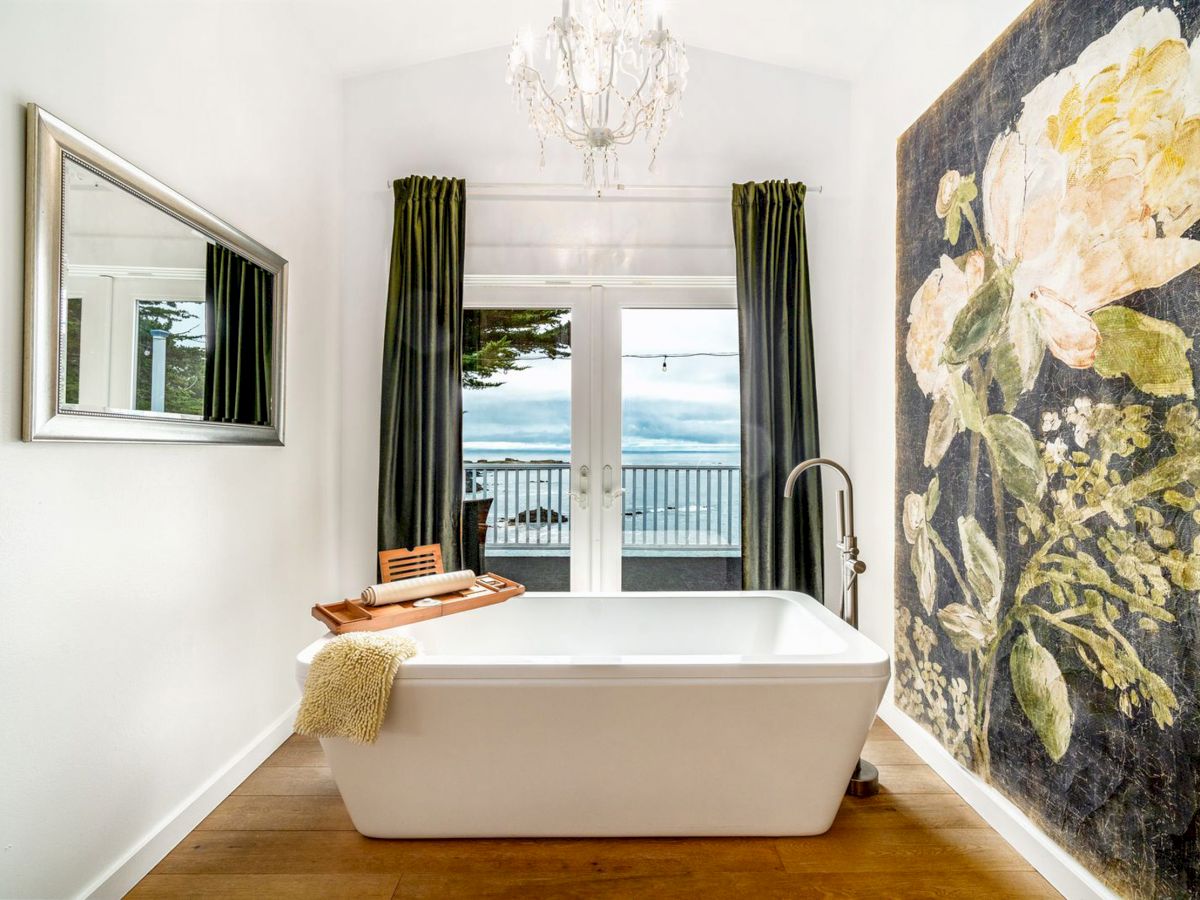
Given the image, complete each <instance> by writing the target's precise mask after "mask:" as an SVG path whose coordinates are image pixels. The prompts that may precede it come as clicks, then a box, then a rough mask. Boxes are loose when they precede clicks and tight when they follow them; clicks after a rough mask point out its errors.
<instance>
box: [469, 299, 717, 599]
mask: <svg viewBox="0 0 1200 900" xmlns="http://www.w3.org/2000/svg"><path fill="white" fill-rule="evenodd" d="M506 280H507V279H500V278H498V279H496V280H495V282H494V283H489V281H488V280H487V279H485V278H483V277H478V278H474V279H468V283H467V286H466V291H465V295H464V306H465V308H466V310H467V314H468V316H471V315H482V316H486V311H487V310H522V309H525V310H557V311H560V312H561V314H562V316H563V318H565V319H567V320H569V349H570V354H569V370H570V371H569V394H570V403H569V407H570V413H569V428H568V427H567V425H566V423H565V422H564V421H562V419H563V417H562V416H559V418H558V419H557V420H555V422H553V423H552V425H553V427H554V428H556V429H557V431H555V432H554V433H555V434H560V433H561V436H560V437H558V438H556V439H555V440H553V441H549V440H547V441H546V442H545V443H547V444H550V443H553V445H554V446H553V447H552V448H549V449H546V450H544V451H543V450H542V448H541V446H540V445H538V444H537V436H538V434H539V432H538V430H537V428H536V427H535V425H534V424H533V423H536V422H540V421H543V420H545V419H547V417H553V416H557V415H558V412H557V411H558V410H559V409H560V408H561V405H562V404H561V401H560V400H559V399H558V395H557V394H554V391H556V390H557V391H560V392H565V391H566V390H567V388H566V381H567V380H568V376H567V375H566V371H565V366H566V365H568V364H567V363H566V362H565V361H564V360H557V361H555V362H554V363H553V364H551V363H544V362H542V361H541V360H542V358H541V357H535V356H533V355H530V356H529V357H528V358H527V359H529V360H533V362H525V363H524V364H525V365H526V366H527V369H526V370H521V371H519V372H517V373H515V374H514V375H513V376H510V377H511V379H512V381H511V383H510V384H509V385H508V387H507V388H501V389H500V390H495V389H483V390H481V391H480V392H479V400H480V402H479V403H476V402H475V400H476V398H475V396H474V395H473V394H472V393H471V392H470V391H465V392H464V409H465V411H466V415H465V424H464V435H465V436H466V438H467V439H466V441H465V443H464V454H463V455H464V460H466V463H465V468H466V476H467V484H468V496H471V495H472V491H471V489H472V488H477V489H478V492H477V493H478V494H479V495H480V496H487V497H489V498H490V499H492V501H493V507H492V511H491V515H490V516H489V522H490V523H491V528H490V529H489V535H488V539H487V559H488V565H489V568H491V569H493V570H494V571H497V572H499V573H500V574H508V572H506V571H505V570H506V567H508V568H509V570H510V571H511V572H512V575H513V576H514V577H517V579H518V580H522V579H524V581H525V583H526V584H527V586H528V587H529V589H530V590H547V589H562V588H566V587H568V586H569V589H570V590H572V591H603V592H610V591H619V590H621V589H622V567H623V564H624V563H625V561H626V553H625V552H624V551H626V550H628V549H629V548H628V545H629V543H630V542H631V541H632V542H633V543H635V544H636V542H637V539H638V538H637V536H636V534H635V532H637V533H638V534H641V536H642V537H643V539H645V536H646V535H647V534H649V533H650V532H649V523H650V518H651V516H653V517H654V523H655V528H659V522H658V519H659V513H660V512H661V514H662V517H663V518H664V519H669V518H670V516H671V515H672V514H674V517H675V519H674V524H673V525H672V526H671V527H672V528H673V529H674V530H673V531H671V532H667V531H666V530H664V529H665V527H666V525H669V524H670V523H666V525H664V527H663V529H659V530H658V531H657V532H656V533H657V534H659V535H665V534H670V535H671V538H672V539H674V540H676V541H678V537H677V536H678V535H679V534H683V533H684V531H685V530H686V531H687V533H688V534H689V535H691V536H690V537H689V538H688V540H696V542H697V546H698V547H700V548H701V549H702V548H703V546H704V545H703V544H702V543H700V539H698V538H696V535H695V534H693V533H692V532H693V531H697V532H698V531H699V530H700V529H703V528H704V527H705V525H706V524H707V528H708V532H706V533H708V534H714V533H716V532H714V531H713V530H712V522H711V520H712V516H713V508H714V501H712V500H710V499H706V498H712V497H714V496H715V498H716V501H715V503H716V506H717V507H718V508H721V509H722V515H723V516H724V517H725V518H727V519H728V520H729V521H733V519H734V518H736V516H735V515H734V514H733V510H732V507H733V506H734V504H736V503H737V502H738V497H737V496H736V495H735V494H734V493H733V488H732V486H731V485H732V483H733V480H734V479H732V478H731V477H728V476H729V473H724V474H725V475H726V476H727V477H726V478H725V482H727V483H728V485H730V487H729V488H728V490H727V494H723V493H722V488H721V487H720V486H718V489H717V492H716V494H715V495H714V493H713V489H712V471H711V467H710V470H709V471H707V472H706V474H707V476H708V482H707V491H708V493H707V494H706V493H705V486H704V485H702V484H701V480H700V476H701V468H700V467H699V466H688V467H686V468H683V467H680V468H678V470H677V471H675V472H674V474H675V476H676V477H678V476H679V474H680V473H681V472H683V473H685V475H686V478H685V480H687V481H688V488H687V490H686V491H684V490H682V489H680V488H679V487H678V486H676V487H675V488H674V493H672V488H671V486H670V484H669V483H664V479H663V478H662V476H663V475H668V476H669V475H670V474H671V472H669V471H660V470H666V469H667V468H668V467H666V466H643V467H641V469H642V470H644V471H639V472H633V471H632V470H631V469H628V468H625V467H623V451H624V450H626V449H627V448H626V447H625V444H626V443H627V441H626V439H625V437H624V436H623V430H622V413H623V409H622V408H623V403H622V401H623V399H624V398H625V393H624V391H623V384H622V381H623V375H624V374H625V371H626V366H627V364H628V362H629V360H628V357H629V356H631V355H636V356H638V357H642V358H645V357H651V356H653V358H654V360H657V357H658V355H660V354H658V352H657V349H658V346H659V345H660V344H661V345H662V346H668V343H667V342H666V341H665V336H664V339H663V340H661V341H660V340H658V339H657V338H656V339H652V340H650V341H649V343H647V342H646V340H642V342H641V343H640V344H639V345H638V346H641V347H643V349H644V348H645V347H646V346H652V347H654V348H655V349H654V351H653V353H641V354H625V353H624V352H623V349H624V348H625V347H626V346H627V345H629V342H630V337H631V336H630V335H627V334H624V333H623V332H625V331H627V330H628V329H630V328H637V327H640V324H644V323H645V322H648V321H654V322H672V323H673V324H671V326H670V327H672V328H675V327H676V324H677V325H678V328H679V329H682V330H686V329H687V327H688V321H687V319H686V317H685V316H683V315H682V314H684V313H685V311H688V310H704V311H718V310H725V311H732V310H734V309H736V296H735V292H734V288H733V285H732V284H729V283H725V282H724V281H718V282H716V283H705V282H704V280H686V279H661V280H656V279H645V280H644V282H645V283H638V284H620V283H617V284H613V283H608V284H604V283H601V284H587V283H586V282H579V281H578V280H576V279H548V281H551V282H553V283H542V284H538V283H535V282H534V280H532V279H529V280H524V281H523V283H521V284H513V283H505V281H506ZM507 281H511V280H507ZM473 310H475V311H480V312H478V313H472V311H473ZM653 310H662V311H664V312H665V311H668V310H675V311H679V312H680V314H681V316H680V317H679V318H678V319H677V320H672V318H671V316H670V315H666V316H665V318H664V317H662V316H660V317H650V318H647V317H645V316H638V315H637V313H638V311H653ZM725 316H727V318H725ZM718 318H719V321H717V320H716V319H713V318H712V317H711V316H710V317H709V318H708V320H707V323H708V324H707V325H706V327H708V328H709V329H710V331H711V329H712V328H713V327H714V326H715V327H716V328H718V329H719V330H726V329H732V334H730V335H725V336H724V339H725V344H724V346H732V347H734V348H736V341H737V337H736V321H735V316H734V314H733V313H732V312H728V313H725V314H719V317H718ZM642 337H643V338H644V337H645V336H644V335H643V336H642ZM675 337H678V335H676V336H675ZM661 355H662V365H663V367H664V369H665V367H666V365H667V360H668V357H670V358H671V359H672V361H673V363H674V362H675V357H677V356H682V357H688V356H693V355H694V356H718V357H724V359H722V360H721V362H722V364H724V365H730V364H732V365H733V366H735V367H736V362H737V361H736V359H732V360H731V359H728V357H731V356H735V355H736V354H735V353H730V352H727V351H726V352H722V353H719V354H712V353H697V354H686V353H668V352H667V351H663V353H662V354H661ZM523 359H526V358H525V357H523ZM680 364H681V363H680ZM534 365H541V366H542V368H541V369H539V370H538V371H536V372H534V371H531V369H532V367H533V366H534ZM655 365H657V362H655ZM551 369H553V370H554V371H553V373H552V372H551ZM673 371H674V370H673ZM517 381H521V382H522V384H523V385H524V383H525V382H528V383H529V384H528V385H525V386H521V387H519V386H518V385H517V384H516V382H517ZM539 382H540V383H539ZM559 382H561V383H562V385H561V387H558V388H556V387H555V385H556V384H558V383H559ZM518 387H519V389H518ZM487 390H492V391H493V392H492V393H491V394H490V395H489V394H487V393H486V391H487ZM505 390H507V393H503V392H504V391H505ZM502 394H503V396H502ZM484 400H486V401H487V404H486V405H485V404H483V403H482V401H484ZM500 407H502V408H500ZM473 409H474V410H476V411H479V410H483V411H484V412H485V413H486V418H487V424H486V425H485V424H484V423H483V417H482V416H481V417H480V418H479V419H477V420H475V421H471V419H470V417H471V415H473V414H477V413H476V412H473ZM665 411H666V410H664V412H665ZM502 421H512V422H515V423H517V424H516V425H515V426H514V427H513V433H512V436H514V437H515V438H517V440H514V441H511V442H508V441H504V440H503V438H504V436H505V434H504V431H503V429H502V427H501V426H500V425H499V424H492V423H500V422H502ZM547 433H549V432H547ZM493 435H495V437H493ZM522 436H525V437H526V438H528V440H526V441H525V444H524V445H522V444H521V440H520V439H521V437H522ZM564 438H566V439H567V440H568V441H569V447H566V448H564V447H563V446H561V444H562V442H563V439H564ZM485 444H487V445H489V446H488V447H487V448H486V449H485V448H484V445H485ZM491 445H494V446H495V447H497V448H502V447H518V446H520V449H515V450H511V451H510V454H511V457H513V459H511V460H509V459H507V457H506V459H505V460H501V459H500V457H501V456H502V455H503V454H504V452H505V451H504V450H503V449H493V447H492V446H491ZM564 450H565V451H566V452H563V451H564ZM539 455H540V456H542V457H544V458H542V459H538V458H536V457H538V456H539ZM485 457H486V458H485ZM692 470H695V475H696V484H695V486H693V485H692V484H691V482H690V480H689V479H690V478H691V475H692ZM623 472H624V478H623ZM639 474H640V475H641V480H640V481H638V479H637V476H638V475H639ZM650 474H653V476H654V478H653V479H649V478H648V475H650ZM718 474H720V473H718ZM734 474H736V473H734ZM631 475H633V477H634V481H633V483H630V482H629V481H628V479H629V477H630V476H631ZM651 481H652V482H653V486H654V488H655V491H656V496H655V499H654V500H653V501H651V500H649V499H647V498H648V497H649V496H650V484H651ZM531 482H532V483H533V484H534V486H533V487H530V484H531ZM625 485H628V487H625ZM660 487H661V489H662V496H661V497H659V496H657V490H658V489H659V488H660ZM626 490H629V491H631V495H630V497H627V496H626ZM638 490H641V493H642V498H641V499H640V500H639V506H638V508H636V509H631V508H630V506H629V503H630V499H631V497H632V496H633V494H632V492H636V491H638ZM689 497H694V498H697V499H691V500H689V499H688V498H689ZM722 502H723V503H724V507H723V508H722V507H720V504H721V503H722ZM701 504H704V511H703V512H702V513H700V512H697V510H699V509H700V505H701ZM681 516H682V517H683V519H684V523H683V526H682V527H681V526H680V517H681ZM719 527H720V526H718V531H719ZM721 539H722V540H732V538H731V537H729V536H728V535H726V536H723V537H722V538H721ZM668 542H669V541H668ZM727 552H732V551H727ZM564 581H566V582H567V583H564ZM626 586H628V584H627V585H626Z"/></svg>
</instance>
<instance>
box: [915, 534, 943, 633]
mask: <svg viewBox="0 0 1200 900" xmlns="http://www.w3.org/2000/svg"><path fill="white" fill-rule="evenodd" d="M909 565H910V566H911V567H912V573H913V577H914V578H916V579H917V596H918V597H920V598H921V606H922V607H923V608H924V609H925V612H926V614H929V613H932V612H933V608H934V607H935V606H936V605H937V566H936V565H935V564H934V560H933V545H932V543H931V542H930V540H929V536H928V535H927V534H922V535H921V536H920V537H919V538H918V539H917V542H916V543H915V544H913V548H912V556H911V557H910V559H909Z"/></svg>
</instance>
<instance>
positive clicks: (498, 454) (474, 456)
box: [463, 445, 741, 466]
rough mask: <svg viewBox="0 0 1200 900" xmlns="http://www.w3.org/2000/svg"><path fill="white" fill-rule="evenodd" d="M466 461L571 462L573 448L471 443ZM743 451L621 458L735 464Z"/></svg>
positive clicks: (626, 456) (624, 457) (632, 462)
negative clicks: (474, 444) (477, 445)
mask: <svg viewBox="0 0 1200 900" xmlns="http://www.w3.org/2000/svg"><path fill="white" fill-rule="evenodd" d="M463 459H464V460H465V461H466V462H504V461H505V460H506V459H515V460H520V461H523V462H532V461H535V460H536V461H537V462H543V463H544V462H547V461H549V460H555V461H557V462H569V461H570V459H571V451H570V449H569V448H567V447H521V448H519V449H514V448H511V447H507V448H501V447H483V448H478V447H470V448H468V449H466V450H464V451H463ZM740 460H741V453H740V451H738V450H737V449H736V448H735V449H732V450H730V449H729V448H728V447H726V446H724V445H722V446H720V447H717V448H712V449H697V450H634V451H626V452H625V453H623V454H621V462H622V463H623V464H624V465H627V466H736V465H738V464H739V462H740Z"/></svg>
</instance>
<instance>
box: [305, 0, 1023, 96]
mask: <svg viewBox="0 0 1200 900" xmlns="http://www.w3.org/2000/svg"><path fill="white" fill-rule="evenodd" d="M291 2H293V3H294V4H295V5H296V7H297V14H298V15H299V16H300V18H301V21H302V22H303V23H304V24H305V25H307V26H308V28H309V30H310V31H311V34H312V40H313V42H314V47H315V49H317V51H318V52H319V53H320V54H321V55H322V56H323V57H325V59H326V60H327V61H328V63H329V65H331V66H332V67H333V69H334V71H335V72H336V73H337V74H338V75H340V76H343V77H346V76H354V75H360V74H365V73H369V72H376V71H382V70H386V69H392V68H398V67H400V66H406V65H412V64H414V63H419V62H426V61H429V60H432V59H439V58H442V57H447V56H456V55H458V54H461V53H470V52H473V51H476V50H483V49H486V48H489V47H498V46H504V45H507V44H508V43H509V42H510V41H511V40H512V39H513V36H514V35H515V34H516V32H517V31H518V29H519V28H520V27H521V26H523V25H531V26H533V27H534V29H535V31H537V32H539V33H540V32H541V30H542V29H543V28H544V27H545V26H546V25H548V24H549V22H550V19H551V17H553V16H555V15H557V14H558V10H559V9H560V6H561V4H560V2H559V0H507V2H505V0H420V2H418V0H291ZM651 2H653V0H651ZM974 2H977V0H853V2H850V0H662V5H663V7H664V14H665V15H666V17H667V20H668V25H669V26H670V27H671V28H672V30H673V31H674V32H675V33H676V34H677V35H678V36H679V37H680V38H682V39H683V40H684V42H685V43H686V44H687V45H688V46H692V47H703V48H705V49H708V50H715V51H718V52H721V53H729V54H732V55H735V56H742V57H746V58H749V59H754V60H758V61H760V62H766V63H773V64H776V65H782V66H791V67H795V68H798V69H803V70H806V71H809V72H814V73H817V74H822V75H828V76H830V77H833V78H842V79H847V80H853V79H854V77H855V76H856V75H857V74H859V72H861V71H862V69H863V68H864V67H865V66H866V64H867V63H868V61H869V60H870V58H871V54H872V52H873V51H874V50H875V49H876V48H878V47H879V45H880V44H881V43H882V42H884V41H886V40H887V39H888V37H889V35H890V34H892V33H893V32H894V31H895V30H897V26H898V25H899V24H900V23H901V22H903V21H905V20H907V21H909V22H911V20H912V19H913V18H915V17H919V18H920V19H921V20H923V21H925V22H926V23H928V32H927V33H928V35H929V39H930V41H929V45H930V48H936V45H937V34H938V23H939V21H940V20H942V19H943V18H944V17H947V16H953V15H954V13H955V10H956V8H957V9H961V7H962V6H963V4H964V3H965V4H970V3H974ZM1012 5H1015V4H1012Z"/></svg>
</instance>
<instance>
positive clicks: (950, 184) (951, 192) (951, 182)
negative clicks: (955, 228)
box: [934, 169, 963, 219]
mask: <svg viewBox="0 0 1200 900" xmlns="http://www.w3.org/2000/svg"><path fill="white" fill-rule="evenodd" d="M962 180H963V177H962V172H959V171H957V170H956V169H951V170H950V171H949V172H947V173H946V174H945V175H943V176H942V180H941V181H940V182H939V183H938V192H937V200H936V201H934V211H935V212H936V213H937V217H938V218H939V219H944V218H946V216H947V215H949V213H950V206H951V204H953V203H954V198H955V197H956V196H957V195H958V188H959V186H960V185H961V184H962Z"/></svg>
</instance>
